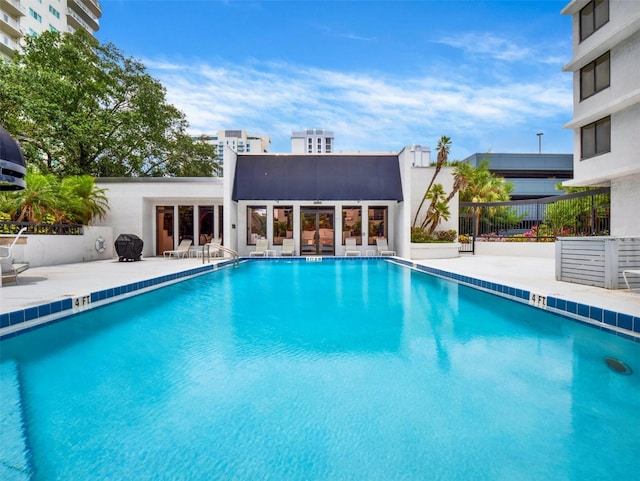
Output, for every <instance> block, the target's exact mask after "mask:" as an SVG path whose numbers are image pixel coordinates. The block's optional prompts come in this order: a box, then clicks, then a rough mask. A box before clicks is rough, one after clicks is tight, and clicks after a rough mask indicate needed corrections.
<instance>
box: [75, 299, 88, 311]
mask: <svg viewBox="0 0 640 481" xmlns="http://www.w3.org/2000/svg"><path fill="white" fill-rule="evenodd" d="M90 307H91V295H86V296H78V297H74V298H73V311H74V312H80V311H84V310H85V309H89V308H90Z"/></svg>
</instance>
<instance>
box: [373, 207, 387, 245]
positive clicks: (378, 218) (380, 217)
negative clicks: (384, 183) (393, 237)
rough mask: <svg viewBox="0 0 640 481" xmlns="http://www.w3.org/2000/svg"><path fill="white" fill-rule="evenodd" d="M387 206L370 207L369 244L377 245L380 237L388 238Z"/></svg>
mask: <svg viewBox="0 0 640 481" xmlns="http://www.w3.org/2000/svg"><path fill="white" fill-rule="evenodd" d="M387 210H388V209H387V208H386V207H369V245H375V244H376V239H377V238H378V237H384V238H387V225H388V224H389V223H388V222H387Z"/></svg>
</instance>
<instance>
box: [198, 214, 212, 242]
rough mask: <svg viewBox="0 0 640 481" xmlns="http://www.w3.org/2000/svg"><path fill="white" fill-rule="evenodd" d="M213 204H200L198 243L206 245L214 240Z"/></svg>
mask: <svg viewBox="0 0 640 481" xmlns="http://www.w3.org/2000/svg"><path fill="white" fill-rule="evenodd" d="M213 225H214V224H213V206H212V205H200V206H198V235H199V239H198V245H204V244H206V243H207V242H211V241H212V240H213Z"/></svg>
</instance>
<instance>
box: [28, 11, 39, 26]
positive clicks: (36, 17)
mask: <svg viewBox="0 0 640 481" xmlns="http://www.w3.org/2000/svg"><path fill="white" fill-rule="evenodd" d="M29 15H31V16H32V17H33V18H35V19H36V20H37V21H38V22H39V23H42V17H41V16H40V14H39V13H38V12H36V11H35V10H34V9H33V8H29Z"/></svg>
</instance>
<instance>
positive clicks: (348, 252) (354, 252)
mask: <svg viewBox="0 0 640 481" xmlns="http://www.w3.org/2000/svg"><path fill="white" fill-rule="evenodd" d="M344 248H345V250H344V255H345V257H349V256H359V255H360V251H359V250H358V246H357V245H356V238H355V237H347V238H346V239H345V241H344Z"/></svg>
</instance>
